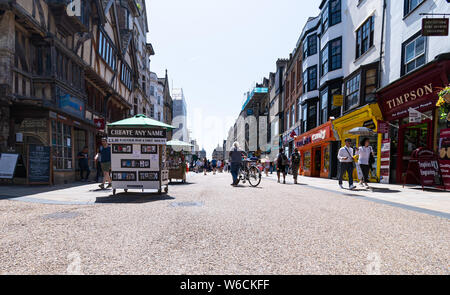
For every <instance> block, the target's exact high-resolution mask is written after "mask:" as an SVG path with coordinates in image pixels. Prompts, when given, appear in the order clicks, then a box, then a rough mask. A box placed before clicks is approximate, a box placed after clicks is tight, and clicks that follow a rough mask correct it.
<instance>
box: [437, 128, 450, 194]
mask: <svg viewBox="0 0 450 295" xmlns="http://www.w3.org/2000/svg"><path fill="white" fill-rule="evenodd" d="M439 166H440V171H441V176H442V181H443V183H444V187H445V189H446V190H450V129H444V130H441V136H440V140H439Z"/></svg>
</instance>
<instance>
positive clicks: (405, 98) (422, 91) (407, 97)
mask: <svg viewBox="0 0 450 295" xmlns="http://www.w3.org/2000/svg"><path fill="white" fill-rule="evenodd" d="M432 93H433V83H429V84H427V85H423V86H421V87H419V88H417V89H414V90H411V91H409V92H407V93H404V94H403V95H400V96H398V97H396V98H393V99H390V100H388V101H386V104H387V105H388V107H389V109H390V110H391V109H392V108H395V107H398V106H401V105H402V104H404V103H407V102H409V101H414V100H416V99H418V98H421V97H422V96H425V95H428V94H432Z"/></svg>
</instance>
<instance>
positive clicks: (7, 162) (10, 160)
mask: <svg viewBox="0 0 450 295" xmlns="http://www.w3.org/2000/svg"><path fill="white" fill-rule="evenodd" d="M18 159H19V155H18V154H8V153H2V154H0V178H2V179H13V177H14V172H15V170H16V165H17V160H18Z"/></svg>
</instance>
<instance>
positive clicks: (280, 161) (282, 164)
mask: <svg viewBox="0 0 450 295" xmlns="http://www.w3.org/2000/svg"><path fill="white" fill-rule="evenodd" d="M287 164H288V158H287V157H286V155H285V154H284V153H283V152H282V151H280V153H279V154H278V157H277V177H278V183H280V174H283V184H285V183H286V166H287Z"/></svg>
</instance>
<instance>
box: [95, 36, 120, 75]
mask: <svg viewBox="0 0 450 295" xmlns="http://www.w3.org/2000/svg"><path fill="white" fill-rule="evenodd" d="M98 40H99V42H98V53H99V55H100V56H101V57H102V59H103V60H104V61H105V62H106V63H107V64H108V65H109V66H110V67H111V68H112V69H113V70H115V69H116V55H117V53H116V48H115V47H114V45H113V42H112V41H111V39H110V38H109V37H108V36H107V35H106V34H105V33H104V32H103V31H102V30H99V37H98Z"/></svg>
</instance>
